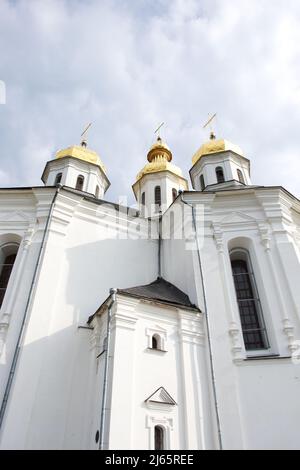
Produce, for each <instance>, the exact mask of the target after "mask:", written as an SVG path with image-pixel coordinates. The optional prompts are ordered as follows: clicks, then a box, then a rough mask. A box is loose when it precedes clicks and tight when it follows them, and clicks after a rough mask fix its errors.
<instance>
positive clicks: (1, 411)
mask: <svg viewBox="0 0 300 470" xmlns="http://www.w3.org/2000/svg"><path fill="white" fill-rule="evenodd" d="M61 188H62V186H61V185H59V186H58V187H57V189H56V192H55V195H54V197H53V199H52V202H51V206H50V210H49V214H48V217H47V222H46V225H45V229H44V233H43V238H42V242H41V246H40V251H39V254H38V258H37V261H36V265H35V268H34V273H33V276H32V281H31V285H30V289H29V294H28V297H27V302H26V306H25V311H24V315H23V318H22V323H21V329H20V333H19V336H18V341H17V344H16V347H15V352H14V356H13V360H12V364H11V368H10V371H9V376H8V380H7V384H6V387H5V392H4V397H3V401H2V404H1V409H0V429H1V426H2V423H3V419H4V415H5V410H6V407H7V403H8V399H9V395H10V391H11V386H12V383H13V379H14V375H15V371H16V367H17V362H18V358H19V354H20V351H21V342H22V337H23V334H24V332H25V324H26V320H27V315H28V311H29V306H30V303H31V300H32V297H33V291H34V287H35V284H36V281H37V276H38V272H39V268H40V264H41V260H42V256H43V254H44V252H45V246H46V236H47V235H48V229H49V225H50V222H51V218H52V214H53V210H54V205H55V201H56V198H57V195H58V193H59V191H60V189H61Z"/></svg>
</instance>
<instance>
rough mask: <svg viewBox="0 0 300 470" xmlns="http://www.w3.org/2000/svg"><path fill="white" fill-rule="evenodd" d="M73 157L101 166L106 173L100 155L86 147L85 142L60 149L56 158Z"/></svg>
mask: <svg viewBox="0 0 300 470" xmlns="http://www.w3.org/2000/svg"><path fill="white" fill-rule="evenodd" d="M63 157H73V158H78V159H79V160H84V161H85V162H89V163H93V164H94V165H98V166H100V168H101V170H102V171H103V172H104V173H106V169H105V166H104V165H103V163H102V161H101V159H100V157H99V155H98V154H97V152H95V151H94V150H91V149H89V148H87V147H86V145H85V143H84V142H83V143H82V144H81V145H73V146H72V147H68V148H66V149H63V150H59V151H58V152H56V154H55V158H63Z"/></svg>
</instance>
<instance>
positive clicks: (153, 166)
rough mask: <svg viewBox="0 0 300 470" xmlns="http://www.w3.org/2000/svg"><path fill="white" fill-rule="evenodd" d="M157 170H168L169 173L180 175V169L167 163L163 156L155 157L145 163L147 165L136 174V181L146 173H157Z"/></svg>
mask: <svg viewBox="0 0 300 470" xmlns="http://www.w3.org/2000/svg"><path fill="white" fill-rule="evenodd" d="M159 171H170V172H171V173H174V174H175V175H177V176H181V177H182V171H181V169H180V168H178V167H177V166H175V165H173V164H172V163H169V162H168V161H167V160H166V159H165V158H161V157H156V158H155V160H152V162H150V163H147V165H145V166H144V168H143V169H142V170H141V171H140V172H139V174H138V175H137V177H136V180H137V181H138V180H139V179H141V178H142V176H144V175H146V174H148V173H157V172H159Z"/></svg>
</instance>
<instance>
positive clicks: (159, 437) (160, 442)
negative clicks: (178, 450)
mask: <svg viewBox="0 0 300 470" xmlns="http://www.w3.org/2000/svg"><path fill="white" fill-rule="evenodd" d="M164 434H165V432H164V429H163V428H162V427H161V426H155V427H154V449H155V450H164V447H165V446H164V440H165V439H164V438H165V436H164Z"/></svg>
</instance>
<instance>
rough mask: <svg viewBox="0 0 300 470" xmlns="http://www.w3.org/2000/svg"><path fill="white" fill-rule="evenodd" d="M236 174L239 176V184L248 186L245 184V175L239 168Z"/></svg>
mask: <svg viewBox="0 0 300 470" xmlns="http://www.w3.org/2000/svg"><path fill="white" fill-rule="evenodd" d="M236 172H237V175H238V180H239V182H240V183H242V184H246V183H245V178H244V175H243V173H242V171H241V170H240V169H239V168H237V170H236Z"/></svg>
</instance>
